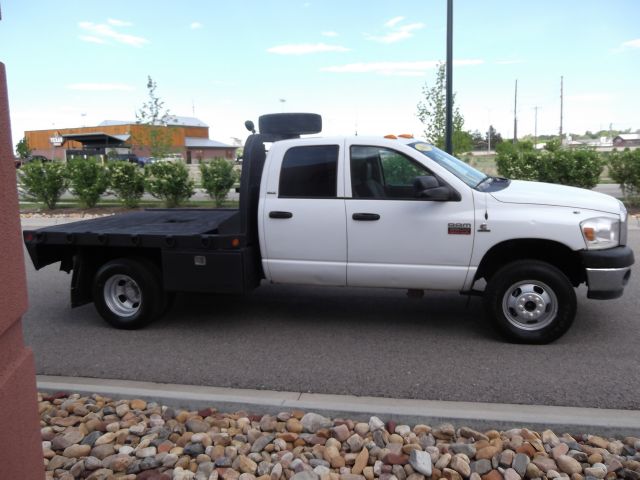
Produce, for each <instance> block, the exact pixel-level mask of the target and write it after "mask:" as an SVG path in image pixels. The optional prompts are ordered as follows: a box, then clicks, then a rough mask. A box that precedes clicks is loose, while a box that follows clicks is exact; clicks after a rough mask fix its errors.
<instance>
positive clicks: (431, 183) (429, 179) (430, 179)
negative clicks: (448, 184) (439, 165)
mask: <svg viewBox="0 0 640 480" xmlns="http://www.w3.org/2000/svg"><path fill="white" fill-rule="evenodd" d="M439 186H440V183H439V182H438V179H437V178H436V177H434V176H433V175H421V176H419V177H416V178H414V179H413V187H414V188H415V189H416V192H418V193H422V192H423V191H425V190H427V189H429V188H435V187H439Z"/></svg>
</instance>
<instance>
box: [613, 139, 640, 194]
mask: <svg viewBox="0 0 640 480" xmlns="http://www.w3.org/2000/svg"><path fill="white" fill-rule="evenodd" d="M609 175H610V176H611V178H612V179H613V181H614V182H616V183H619V184H620V188H621V189H622V194H623V195H624V196H625V198H626V199H628V200H629V199H634V197H638V196H639V195H640V149H636V150H629V149H628V148H625V149H624V150H623V151H619V150H616V149H614V150H613V152H611V154H610V155H609Z"/></svg>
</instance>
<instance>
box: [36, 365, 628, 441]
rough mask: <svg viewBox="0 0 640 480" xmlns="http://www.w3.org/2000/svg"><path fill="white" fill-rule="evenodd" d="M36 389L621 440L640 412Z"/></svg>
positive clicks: (73, 381) (108, 388) (70, 383)
mask: <svg viewBox="0 0 640 480" xmlns="http://www.w3.org/2000/svg"><path fill="white" fill-rule="evenodd" d="M37 384H38V390H39V391H42V392H58V391H62V392H75V393H81V394H92V393H98V394H103V395H106V396H109V397H112V398H116V399H133V398H140V399H144V400H148V401H154V402H158V403H161V404H163V405H168V406H171V407H174V408H185V409H189V410H197V409H201V408H204V407H215V408H217V409H218V410H219V411H225V412H235V411H238V410H245V411H247V412H249V413H259V414H267V413H268V414H276V413H278V412H283V411H290V410H294V409H298V410H303V411H306V412H316V413H321V414H323V415H326V416H329V417H333V418H340V417H342V418H351V419H353V420H364V421H367V420H368V419H369V417H371V416H372V415H376V416H379V417H380V418H382V419H383V420H385V421H387V420H394V421H395V422H397V423H401V424H408V425H414V424H419V423H424V424H427V425H438V424H441V423H444V422H449V423H452V424H453V425H454V426H456V427H461V426H467V427H471V428H475V429H479V430H482V429H484V430H487V429H502V430H508V429H510V428H522V427H528V428H531V429H538V430H542V429H546V428H550V429H553V430H555V431H556V432H569V433H583V434H587V433H593V434H598V435H610V436H619V437H622V436H637V435H639V434H640V411H635V410H605V409H597V408H573V407H555V406H535V405H511V404H500V403H471V402H445V401H432V400H409V399H399V398H377V397H356V396H350V395H324V394H314V393H303V392H276V391H269V390H239V389H232V388H218V387H202V386H194V385H172V384H162V383H151V382H134V381H128V380H105V379H94V378H81V377H56V376H46V375H40V376H38V377H37Z"/></svg>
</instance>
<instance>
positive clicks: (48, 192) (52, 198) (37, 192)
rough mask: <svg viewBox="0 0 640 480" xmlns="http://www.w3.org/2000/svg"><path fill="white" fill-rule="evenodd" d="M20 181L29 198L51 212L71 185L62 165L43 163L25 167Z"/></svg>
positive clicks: (20, 173)
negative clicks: (40, 203) (43, 205)
mask: <svg viewBox="0 0 640 480" xmlns="http://www.w3.org/2000/svg"><path fill="white" fill-rule="evenodd" d="M18 181H19V182H20V186H21V187H22V189H23V190H24V192H25V195H26V196H27V198H32V199H34V200H36V201H38V202H42V203H44V204H45V205H46V206H47V208H48V209H50V210H53V209H54V208H55V207H56V204H57V203H58V200H60V197H61V196H62V194H63V193H64V191H65V190H66V189H67V186H68V183H69V182H68V180H67V176H66V168H65V166H64V165H63V164H62V163H58V162H44V163H43V162H41V161H34V162H30V163H27V164H26V165H24V166H23V167H22V168H21V169H20V172H19V173H18Z"/></svg>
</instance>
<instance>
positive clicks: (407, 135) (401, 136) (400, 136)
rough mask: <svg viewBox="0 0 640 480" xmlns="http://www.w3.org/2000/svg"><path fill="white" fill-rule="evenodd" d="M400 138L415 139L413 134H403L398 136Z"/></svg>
mask: <svg viewBox="0 0 640 480" xmlns="http://www.w3.org/2000/svg"><path fill="white" fill-rule="evenodd" d="M398 138H413V134H411V133H401V134H400V135H398Z"/></svg>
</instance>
